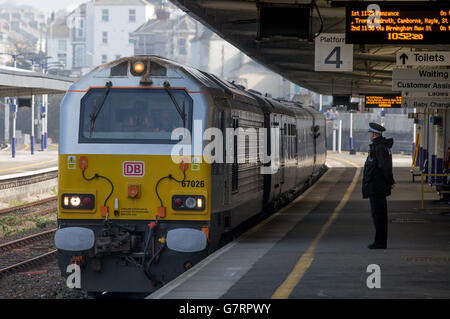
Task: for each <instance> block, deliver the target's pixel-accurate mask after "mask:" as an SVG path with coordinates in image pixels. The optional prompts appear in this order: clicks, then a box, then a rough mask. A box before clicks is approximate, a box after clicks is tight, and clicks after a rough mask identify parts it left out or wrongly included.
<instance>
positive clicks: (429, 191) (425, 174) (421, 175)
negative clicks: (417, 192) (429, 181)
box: [420, 173, 450, 209]
mask: <svg viewBox="0 0 450 319" xmlns="http://www.w3.org/2000/svg"><path fill="white" fill-rule="evenodd" d="M424 176H427V177H428V176H433V177H450V174H431V173H422V174H420V187H421V193H422V200H421V206H420V208H421V209H423V201H424V197H425V193H429V194H435V193H450V190H448V191H442V190H441V191H437V190H425V189H424V186H423V177H424ZM448 186H449V187H450V184H449V185H448Z"/></svg>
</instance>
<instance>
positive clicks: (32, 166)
mask: <svg viewBox="0 0 450 319" xmlns="http://www.w3.org/2000/svg"><path fill="white" fill-rule="evenodd" d="M40 149H41V145H40V144H39V145H36V148H35V151H34V154H33V155H31V151H30V146H29V145H19V146H18V147H17V151H16V157H15V158H12V157H11V148H10V147H9V148H8V149H6V150H2V151H0V176H4V177H6V175H15V174H22V173H28V172H33V171H36V170H42V169H46V168H50V167H57V166H58V145H55V144H50V145H49V146H48V148H47V149H46V150H44V151H41V150H40Z"/></svg>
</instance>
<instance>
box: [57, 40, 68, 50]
mask: <svg viewBox="0 0 450 319" xmlns="http://www.w3.org/2000/svg"><path fill="white" fill-rule="evenodd" d="M58 50H59V51H67V42H66V40H58Z"/></svg>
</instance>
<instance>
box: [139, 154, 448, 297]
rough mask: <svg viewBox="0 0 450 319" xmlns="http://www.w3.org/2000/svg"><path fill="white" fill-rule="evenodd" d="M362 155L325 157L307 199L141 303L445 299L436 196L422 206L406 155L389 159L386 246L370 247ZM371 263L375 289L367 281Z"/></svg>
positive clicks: (444, 230)
mask: <svg viewBox="0 0 450 319" xmlns="http://www.w3.org/2000/svg"><path fill="white" fill-rule="evenodd" d="M366 156H367V154H364V153H358V154H356V155H349V154H348V153H339V154H338V153H331V152H329V153H328V160H327V165H328V167H329V170H328V171H327V172H326V173H325V174H324V176H322V177H321V178H320V179H319V181H317V182H316V183H315V184H314V185H313V186H312V187H310V188H309V189H308V190H307V191H306V192H305V193H303V194H302V195H301V196H299V197H298V198H297V199H296V200H294V201H293V202H292V203H290V204H289V205H288V206H286V207H284V208H283V209H281V210H280V211H278V212H277V213H275V214H273V215H272V216H270V217H269V218H267V219H266V220H264V221H263V222H262V223H260V224H258V225H257V226H255V227H254V228H252V229H251V230H250V231H248V232H247V233H245V234H243V235H242V236H240V237H239V238H238V239H236V240H235V241H233V242H231V243H229V244H227V245H226V246H224V247H222V248H221V249H219V250H218V251H216V252H215V253H213V254H211V255H210V256H209V257H208V258H206V259H204V260H203V261H201V262H200V263H199V264H198V265H196V266H195V267H193V268H191V269H190V270H188V271H186V272H185V273H184V274H182V275H180V276H179V277H177V278H176V279H174V280H173V281H171V282H169V283H168V284H166V285H165V286H164V287H162V288H161V289H159V290H158V291H156V292H154V293H153V294H151V295H150V296H148V297H147V298H149V299H165V298H172V299H197V298H201V299H220V298H227V299H241V298H242V299H248V298H255V299H260V298H261V299H263V298H264V299H269V298H273V299H287V298H293V299H296V298H450V215H447V214H443V213H442V212H443V211H442V210H438V209H433V207H431V206H432V205H433V204H432V200H433V199H437V196H436V195H434V194H426V195H427V196H426V206H425V207H430V208H428V209H426V210H420V209H419V200H420V194H421V193H420V182H416V183H415V184H413V183H411V175H410V172H409V169H410V165H411V159H410V156H401V155H394V177H395V179H396V182H397V184H396V187H395V189H394V190H393V194H392V195H391V196H390V197H388V212H389V215H388V216H389V226H388V227H389V237H388V249H385V250H369V249H368V248H367V246H368V244H370V243H372V241H373V237H374V228H373V224H372V219H371V216H370V204H369V200H368V199H362V195H361V180H362V174H363V172H362V167H361V166H362V165H363V163H364V160H365V157H366ZM448 211H450V206H449V207H448ZM373 264H375V265H378V266H379V271H380V272H379V274H380V277H379V278H380V284H381V285H380V288H376V287H375V288H369V287H368V284H367V281H368V278H369V276H371V275H372V273H373V270H372V269H369V271H368V267H369V265H373ZM369 268H370V267H369ZM371 278H372V277H371ZM369 281H370V282H373V281H372V279H370V278H369ZM369 286H370V285H369Z"/></svg>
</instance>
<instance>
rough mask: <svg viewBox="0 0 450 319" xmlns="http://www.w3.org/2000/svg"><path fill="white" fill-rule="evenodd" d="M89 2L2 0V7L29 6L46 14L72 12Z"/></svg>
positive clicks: (68, 0)
mask: <svg viewBox="0 0 450 319" xmlns="http://www.w3.org/2000/svg"><path fill="white" fill-rule="evenodd" d="M83 2H88V0H0V7H1V6H2V5H3V4H5V3H13V4H17V5H28V6H31V7H34V8H36V9H38V10H41V11H44V12H45V13H51V12H52V11H58V10H61V9H66V10H67V11H72V10H73V9H75V8H76V7H77V6H78V5H79V4H80V3H83Z"/></svg>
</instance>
